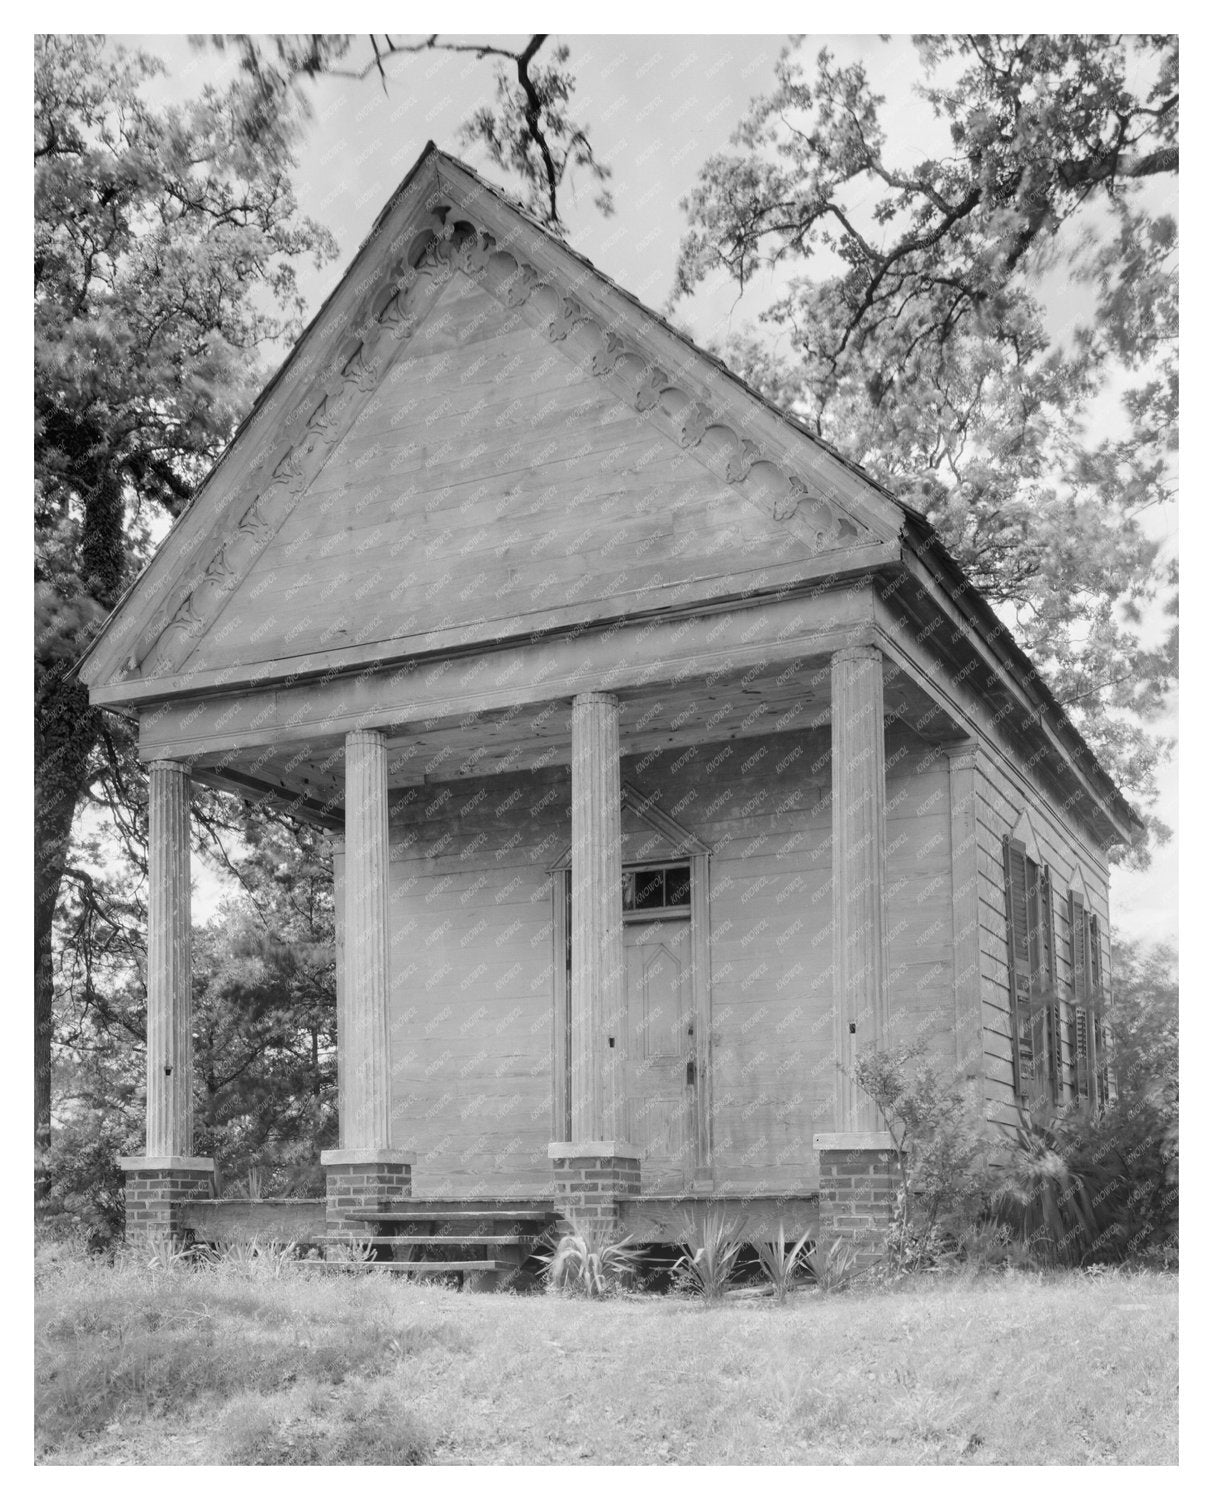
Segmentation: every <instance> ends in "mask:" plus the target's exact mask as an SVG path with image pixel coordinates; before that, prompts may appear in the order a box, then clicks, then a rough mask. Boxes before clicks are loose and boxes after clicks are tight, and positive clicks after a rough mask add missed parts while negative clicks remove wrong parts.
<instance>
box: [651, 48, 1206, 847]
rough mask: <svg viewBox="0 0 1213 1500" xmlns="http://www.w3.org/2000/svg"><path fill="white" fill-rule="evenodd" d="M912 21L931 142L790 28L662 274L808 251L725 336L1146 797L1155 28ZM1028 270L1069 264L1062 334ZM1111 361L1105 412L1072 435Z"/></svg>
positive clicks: (1154, 457) (1161, 68)
mask: <svg viewBox="0 0 1213 1500" xmlns="http://www.w3.org/2000/svg"><path fill="white" fill-rule="evenodd" d="M914 46H915V48H916V50H917V55H918V60H919V65H920V67H921V69H922V78H921V80H920V81H919V82H917V83H916V85H915V88H916V92H917V94H918V95H919V96H920V97H921V98H922V99H923V100H925V101H926V103H927V104H928V105H929V107H930V109H931V111H932V112H933V115H934V118H935V119H936V121H937V122H938V125H939V136H940V139H939V143H938V144H939V152H938V154H937V155H935V156H928V157H925V158H923V159H921V160H917V161H912V160H910V159H909V157H908V153H906V152H905V151H902V150H899V149H897V146H896V145H895V144H893V145H891V144H890V139H891V137H890V130H889V128H888V125H887V118H888V112H887V110H886V109H885V107H884V106H885V101H884V100H883V99H882V98H881V97H880V96H878V95H876V94H875V93H874V92H873V90H872V88H871V85H870V83H869V80H868V77H867V72H866V70H865V68H864V66H863V64H862V63H854V64H852V65H850V66H845V67H844V66H840V65H838V64H837V63H836V61H835V59H834V58H833V57H832V56H831V54H830V53H829V51H826V50H823V51H822V52H821V53H820V54H819V55H818V57H817V59H816V64H815V68H814V70H813V72H812V75H811V76H807V75H806V71H805V69H804V67H803V66H802V63H801V61H800V59H799V56H798V44H794V45H793V46H792V47H790V48H788V49H786V50H785V51H784V53H783V54H782V56H781V59H780V62H779V64H778V67H777V76H776V86H775V88H774V90H773V91H772V92H771V93H770V94H769V95H767V96H765V97H763V98H760V99H758V100H756V101H755V102H754V103H753V104H752V105H751V107H750V109H749V112H748V113H747V115H746V116H745V118H744V119H743V121H742V123H741V124H740V126H739V127H738V130H737V132H736V134H735V136H734V144H735V145H736V146H738V147H739V148H740V149H739V150H738V152H736V153H734V154H720V155H716V156H713V157H711V158H710V159H709V160H708V161H707V163H706V164H705V165H704V167H703V169H702V173H701V176H700V179H699V182H698V184H697V186H696V188H695V190H694V192H693V194H692V195H691V197H690V198H689V200H687V202H686V203H685V204H684V207H685V208H686V210H687V212H688V215H689V219H690V226H691V227H690V231H689V232H688V234H687V236H686V237H685V239H684V241H683V244H682V248H681V253H680V259H679V266H678V274H677V286H676V294H675V295H676V298H677V297H682V296H686V295H688V294H689V293H690V292H692V291H693V290H694V288H695V287H696V286H698V285H699V284H700V283H701V282H702V281H703V280H704V278H705V277H707V276H709V275H712V276H725V277H728V278H732V279H733V280H735V281H736V282H737V284H738V286H740V287H743V288H744V287H745V286H746V285H747V284H748V283H749V282H750V281H752V279H753V278H754V276H755V274H756V273H757V271H758V269H759V268H760V266H764V265H766V266H778V267H787V268H788V269H789V270H796V271H799V270H800V268H801V267H803V266H805V265H806V264H807V265H808V266H809V267H810V268H811V269H812V270H814V271H816V273H817V274H816V275H815V276H809V275H807V274H803V273H802V274H794V275H792V276H791V278H790V279H789V280H788V281H787V284H786V286H785V287H784V289H783V290H782V292H781V294H780V295H779V296H778V298H777V300H776V301H775V302H774V303H773V304H772V305H771V306H770V307H769V308H768V309H767V310H766V311H765V312H764V313H763V314H762V316H761V320H760V321H761V322H762V323H763V324H765V325H766V328H765V330H764V332H763V333H762V334H761V335H760V336H759V335H755V334H753V333H750V334H748V335H743V336H741V337H739V338H735V339H733V340H731V341H728V342H727V343H726V348H725V351H724V352H725V354H726V357H727V358H729V359H730V361H731V362H732V363H733V364H734V366H735V367H739V369H740V371H741V373H743V374H744V375H745V376H746V377H747V378H748V379H750V380H751V382H752V383H754V384H755V385H757V386H758V387H759V388H760V389H762V390H763V391H764V392H765V393H766V394H768V395H770V396H771V397H772V398H773V399H775V400H776V401H777V402H779V403H780V404H782V405H784V406H786V407H789V408H790V409H792V410H794V411H796V412H797V413H798V414H800V415H801V416H802V417H803V418H804V419H805V420H806V421H808V422H809V423H810V424H811V425H812V427H813V428H814V429H815V430H816V431H817V432H818V433H819V434H820V435H821V436H822V437H823V438H825V439H827V440H828V441H830V442H832V443H833V444H835V445H836V446H837V447H838V448H840V449H841V450H842V451H843V452H844V453H846V454H847V455H848V456H849V457H851V458H854V459H856V460H857V461H859V462H861V463H862V464H864V465H865V466H866V467H867V468H868V469H869V470H870V471H871V472H872V473H873V474H874V475H875V477H876V478H877V479H879V480H880V481H882V482H883V483H884V484H886V485H887V486H888V487H889V488H890V489H891V490H892V491H893V492H894V493H895V494H897V495H898V496H900V497H902V498H904V499H905V500H907V501H909V502H910V503H912V504H914V505H916V506H918V507H919V508H920V509H922V510H924V511H925V512H926V514H927V515H928V517H929V518H930V519H931V521H932V522H933V523H934V524H935V526H936V527H937V529H938V530H939V532H940V533H941V535H942V537H943V539H944V542H945V544H946V545H947V546H948V547H949V549H950V550H951V551H952V553H953V554H954V555H955V556H956V557H957V559H958V560H959V561H960V562H961V563H962V564H963V566H964V567H965V568H966V569H967V571H968V573H969V576H970V577H971V578H972V579H973V581H974V582H975V583H976V584H977V586H978V587H979V588H980V589H982V590H983V592H984V593H985V594H986V595H987V597H988V598H989V599H990V600H991V601H992V602H993V603H994V604H995V606H996V607H998V608H1000V610H1001V611H1002V613H1003V614H1004V617H1006V618H1007V619H1008V620H1009V621H1010V622H1011V623H1013V625H1014V627H1015V630H1016V634H1017V636H1018V638H1019V640H1020V641H1021V643H1022V644H1023V645H1024V646H1025V648H1026V649H1027V650H1028V651H1029V653H1030V654H1031V656H1032V657H1033V660H1034V662H1035V664H1036V665H1037V667H1038V668H1039V669H1040V670H1041V671H1042V673H1043V674H1044V675H1045V677H1046V678H1047V679H1048V680H1049V682H1050V684H1051V686H1052V688H1053V690H1054V692H1055V694H1056V695H1057V697H1058V699H1059V701H1060V702H1061V703H1062V705H1063V706H1064V707H1066V708H1067V709H1068V710H1069V711H1070V712H1071V714H1072V715H1073V716H1074V718H1075V719H1076V721H1077V723H1078V725H1079V727H1080V728H1081V729H1082V730H1083V732H1084V733H1085V734H1086V736H1087V737H1088V739H1089V740H1090V741H1091V743H1092V744H1093V745H1094V747H1095V748H1096V749H1097V751H1098V752H1100V753H1101V755H1102V757H1103V758H1104V760H1105V762H1106V763H1107V764H1108V766H1109V768H1110V769H1112V770H1113V772H1114V774H1115V775H1117V777H1118V778H1119V780H1120V781H1121V783H1122V785H1123V786H1124V787H1125V788H1126V790H1128V791H1129V792H1130V793H1131V794H1136V795H1137V796H1138V797H1139V798H1141V799H1143V800H1144V801H1147V802H1148V801H1149V800H1150V799H1151V797H1152V796H1153V795H1154V793H1155V782H1154V772H1155V767H1156V765H1157V763H1158V761H1159V758H1160V756H1161V755H1162V754H1164V753H1165V752H1166V750H1167V749H1168V748H1169V742H1168V741H1167V740H1166V739H1165V738H1163V737H1161V736H1159V735H1157V734H1155V733H1152V732H1151V730H1150V729H1149V727H1148V725H1147V723H1146V721H1148V720H1149V719H1150V718H1151V717H1152V716H1154V715H1156V714H1157V713H1158V712H1159V711H1160V710H1161V709H1162V707H1163V706H1164V704H1165V700H1166V697H1167V693H1168V691H1169V689H1170V687H1171V686H1172V684H1173V682H1174V680H1175V672H1176V651H1177V643H1176V631H1175V629H1174V628H1173V627H1171V626H1170V625H1169V624H1167V625H1166V627H1165V631H1164V639H1163V640H1162V641H1161V642H1152V641H1151V640H1150V635H1149V630H1148V629H1146V628H1145V627H1146V625H1147V624H1150V623H1152V624H1154V625H1155V626H1156V625H1157V620H1158V618H1159V617H1161V619H1162V620H1163V621H1164V622H1166V621H1169V620H1170V619H1171V618H1172V617H1173V616H1174V615H1175V612H1176V610H1175V603H1174V594H1173V589H1174V583H1175V569H1174V566H1173V565H1170V564H1167V563H1165V562H1164V561H1163V560H1162V558H1161V556H1160V549H1159V546H1158V544H1157V543H1156V542H1155V541H1153V540H1151V539H1150V537H1149V536H1148V535H1147V534H1146V531H1145V530H1144V529H1143V527H1142V525H1141V519H1140V518H1141V516H1142V514H1143V512H1145V511H1146V510H1148V509H1149V508H1150V507H1153V506H1157V505H1160V504H1161V503H1163V502H1164V501H1166V500H1167V499H1168V498H1169V497H1170V495H1171V486H1172V477H1173V476H1172V469H1173V454H1174V448H1175V418H1176V383H1177V375H1176V372H1177V365H1176V333H1177V320H1178V312H1177V287H1176V280H1175V257H1176V225H1175V219H1174V216H1173V213H1172V212H1171V209H1170V198H1169V195H1168V193H1167V192H1166V191H1159V185H1160V184H1162V185H1163V186H1164V188H1165V186H1166V184H1168V183H1170V182H1171V181H1173V179H1174V177H1175V175H1176V173H1177V171H1178V164H1179V150H1178V144H1177V141H1178V136H1177V131H1178V104H1179V94H1178V50H1177V45H1176V41H1175V38H1173V37H1164V36H1148V37H1141V38H1135V39H1132V40H1130V41H1125V40H1123V39H1120V38H1113V37H1090V36H1027V37H1025V36H929V37H916V38H915V39H914ZM1050 278H1052V280H1053V282H1057V281H1058V280H1059V279H1061V281H1062V283H1063V285H1064V283H1065V281H1066V279H1067V278H1068V283H1069V289H1068V291H1067V298H1068V301H1069V304H1070V305H1071V306H1073V307H1075V308H1076V309H1077V316H1076V318H1075V321H1074V326H1073V328H1072V330H1071V332H1070V334H1069V336H1068V337H1063V336H1061V335H1058V334H1056V333H1054V332H1052V331H1051V329H1050V324H1049V316H1048V308H1047V306H1046V301H1047V298H1046V292H1045V285H1046V282H1048V281H1049V279H1050ZM1054 296H1055V293H1054ZM1055 300H1056V299H1055ZM776 337H778V339H779V340H780V341H781V343H782V344H784V345H786V346H787V349H788V351H789V352H786V353H782V354H781V355H780V356H779V357H776V356H775V355H774V354H773V352H772V346H773V345H774V344H775V342H776ZM1118 387H1122V388H1123V390H1122V395H1121V401H1122V407H1123V414H1124V431H1123V432H1122V433H1120V434H1118V435H1116V436H1113V437H1106V438H1102V439H1098V440H1092V439H1089V438H1088V437H1087V435H1086V431H1085V426H1086V423H1087V422H1088V420H1089V419H1090V417H1091V412H1092V408H1093V406H1094V404H1095V403H1096V402H1097V401H1098V400H1100V399H1101V398H1106V397H1107V396H1108V395H1109V394H1110V393H1115V392H1116V390H1117V388H1118ZM1151 615H1153V616H1154V617H1155V618H1154V619H1153V621H1151V620H1150V619H1149V617H1150V616H1151ZM1150 821H1151V823H1152V825H1153V829H1154V832H1155V834H1156V836H1158V837H1165V836H1166V832H1167V831H1166V830H1165V829H1163V828H1162V826H1161V825H1160V824H1158V823H1157V821H1156V820H1153V819H1151V820H1150ZM1142 857H1144V855H1143V856H1142Z"/></svg>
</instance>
